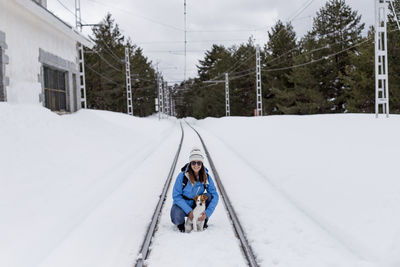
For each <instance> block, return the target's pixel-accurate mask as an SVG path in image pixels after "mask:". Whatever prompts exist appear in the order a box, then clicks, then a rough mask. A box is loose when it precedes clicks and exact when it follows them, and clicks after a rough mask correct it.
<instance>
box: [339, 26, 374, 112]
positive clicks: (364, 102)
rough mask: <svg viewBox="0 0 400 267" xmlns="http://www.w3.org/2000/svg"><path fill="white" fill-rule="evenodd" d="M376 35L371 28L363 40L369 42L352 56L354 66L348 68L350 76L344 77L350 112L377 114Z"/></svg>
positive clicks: (347, 106) (347, 107) (347, 71)
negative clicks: (374, 41)
mask: <svg viewBox="0 0 400 267" xmlns="http://www.w3.org/2000/svg"><path fill="white" fill-rule="evenodd" d="M374 34H375V33H374V30H373V28H371V29H370V31H369V32H368V37H367V38H363V41H364V40H365V41H367V40H369V41H368V42H366V43H365V44H363V45H361V46H359V48H358V53H351V54H350V61H351V62H352V65H349V66H347V68H346V73H347V74H348V76H344V77H342V78H343V82H344V86H345V89H346V92H347V94H346V99H347V105H346V109H347V111H348V112H352V113H355V112H362V113H374V112H375V69H374V68H375V65H374V64H375V63H374V60H375V50H374V43H373V40H374Z"/></svg>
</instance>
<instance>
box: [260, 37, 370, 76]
mask: <svg viewBox="0 0 400 267" xmlns="http://www.w3.org/2000/svg"><path fill="white" fill-rule="evenodd" d="M370 40H371V39H370V38H368V39H366V40H364V41H362V42H359V43H357V44H355V45H352V46H350V47H348V48H346V49H343V50H341V51H339V52H336V53H333V54H330V55H327V56H323V57H321V58H319V59H316V60H314V59H313V60H311V61H309V62H306V63H302V64H298V65H293V66H289V67H283V68H276V69H267V70H262V72H272V71H280V70H287V69H293V68H298V67H303V66H306V65H309V64H313V63H316V62H319V61H322V60H326V59H329V58H331V57H333V56H336V55H339V54H341V53H343V52H346V51H348V50H350V49H352V48H354V47H357V46H360V45H362V44H364V43H366V42H369V41H370Z"/></svg>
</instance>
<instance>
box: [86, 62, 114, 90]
mask: <svg viewBox="0 0 400 267" xmlns="http://www.w3.org/2000/svg"><path fill="white" fill-rule="evenodd" d="M85 67H87V68H88V69H90V70H91V71H93V72H94V73H95V74H97V75H98V76H100V77H102V78H103V79H105V80H107V81H108V82H110V83H113V84H116V85H121V84H120V83H117V82H116V81H113V80H112V79H110V78H108V77H106V76H104V75H103V74H101V73H99V72H97V71H96V70H94V69H93V68H92V67H91V66H90V65H88V64H86V65H85Z"/></svg>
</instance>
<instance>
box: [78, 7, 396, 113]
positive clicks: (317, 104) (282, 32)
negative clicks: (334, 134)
mask: <svg viewBox="0 0 400 267" xmlns="http://www.w3.org/2000/svg"><path fill="white" fill-rule="evenodd" d="M394 7H395V9H396V10H395V11H396V12H392V14H400V0H396V1H395V3H394ZM390 9H391V7H390ZM92 31H93V34H92V36H91V39H92V41H93V42H94V43H95V46H94V47H93V49H86V50H85V66H86V88H87V89H86V90H87V103H88V108H92V109H102V110H110V111H116V112H126V109H127V108H126V87H125V84H126V83H125V71H124V68H125V62H124V58H125V47H128V48H129V51H130V62H131V81H132V93H133V114H134V115H135V116H149V115H151V114H153V113H155V112H156V111H155V104H154V103H155V102H154V99H155V98H156V97H157V88H158V87H157V71H156V69H155V68H154V66H153V63H152V62H151V61H150V60H149V59H148V58H147V57H146V56H145V55H144V54H143V50H142V49H141V48H140V47H138V46H137V45H135V44H134V43H133V41H132V40H131V39H129V38H126V37H125V36H123V35H122V33H121V32H120V29H119V27H118V24H117V23H116V22H115V21H114V19H113V18H112V15H111V14H107V15H106V17H105V18H104V19H103V21H102V22H101V24H100V26H98V27H93V29H92ZM387 31H388V40H387V41H388V62H389V84H390V87H389V97H390V113H397V114H400V65H397V62H399V61H398V60H397V59H399V60H400V31H399V29H398V26H397V24H396V21H395V19H394V17H393V15H391V16H389V21H388V25H387ZM366 32H367V33H366ZM265 35H266V40H268V41H267V43H266V44H265V45H264V46H263V47H261V50H260V53H261V81H262V82H261V86H262V102H263V115H279V114H296V115H303V114H326V113H347V112H348V113H374V112H375V77H374V76H375V70H374V68H375V63H374V60H375V57H374V51H375V50H374V35H375V34H374V28H373V26H369V27H368V28H366V26H365V25H364V24H363V23H361V15H359V14H358V12H357V11H356V10H353V9H352V8H351V7H350V6H349V5H348V4H347V3H346V1H345V0H328V1H327V2H326V3H325V5H324V6H323V7H321V8H320V9H319V11H318V12H317V13H316V14H315V16H314V18H313V26H312V29H309V31H308V32H307V33H306V34H305V35H304V36H297V35H296V32H295V31H294V29H293V26H292V24H291V23H290V22H283V21H277V22H276V23H275V25H274V26H273V27H271V28H270V29H269V30H268V31H267V32H266V33H265ZM255 56H256V45H255V44H254V40H253V39H252V37H249V39H248V41H247V42H245V43H241V44H237V45H233V46H231V47H225V46H224V45H219V44H213V45H212V46H211V47H210V48H209V49H208V50H207V51H206V52H205V54H204V57H203V58H202V59H201V60H199V62H198V64H197V72H198V75H197V77H192V78H189V79H187V80H186V81H185V82H182V83H181V84H175V85H173V86H170V87H169V91H170V94H171V95H172V98H173V101H174V103H175V111H176V116H177V117H195V118H198V119H200V118H205V117H222V116H225V82H224V80H225V73H229V88H230V94H229V95H230V115H231V116H254V109H255V108H256V64H255V62H256V60H255ZM161 79H162V78H161Z"/></svg>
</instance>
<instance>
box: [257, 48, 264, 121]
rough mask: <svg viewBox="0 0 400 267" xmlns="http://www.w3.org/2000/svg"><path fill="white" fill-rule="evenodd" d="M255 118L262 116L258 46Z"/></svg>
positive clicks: (258, 51) (258, 52)
mask: <svg viewBox="0 0 400 267" xmlns="http://www.w3.org/2000/svg"><path fill="white" fill-rule="evenodd" d="M256 85H257V116H262V115H263V114H262V98H261V95H262V94H261V59H260V46H259V45H257V47H256Z"/></svg>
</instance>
